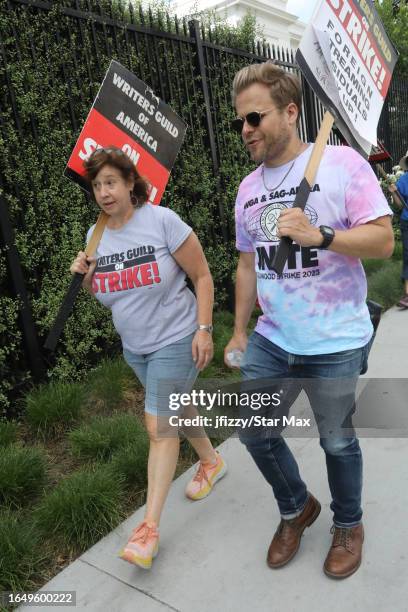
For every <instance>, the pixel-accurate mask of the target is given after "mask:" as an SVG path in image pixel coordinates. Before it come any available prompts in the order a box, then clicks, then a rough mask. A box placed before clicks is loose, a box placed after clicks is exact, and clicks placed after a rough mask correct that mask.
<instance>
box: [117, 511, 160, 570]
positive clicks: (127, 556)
mask: <svg viewBox="0 0 408 612" xmlns="http://www.w3.org/2000/svg"><path fill="white" fill-rule="evenodd" d="M158 550H159V531H158V529H157V527H156V525H154V524H153V525H152V524H150V525H148V524H147V523H146V521H143V522H142V523H140V525H138V526H137V527H136V528H135V529H134V530H133V531H132V535H131V537H130V540H129V542H128V543H127V544H126V546H125V547H124V548H123V549H122V550H121V551H120V553H119V557H121V559H124V560H125V561H129V563H134V564H135V565H138V566H139V567H142V568H143V569H150V568H151V566H152V560H153V559H154V557H155V556H156V555H157V553H158Z"/></svg>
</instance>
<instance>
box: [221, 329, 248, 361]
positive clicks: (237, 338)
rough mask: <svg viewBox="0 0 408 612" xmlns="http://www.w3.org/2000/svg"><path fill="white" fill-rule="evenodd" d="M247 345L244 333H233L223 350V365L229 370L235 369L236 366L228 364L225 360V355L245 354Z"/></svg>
mask: <svg viewBox="0 0 408 612" xmlns="http://www.w3.org/2000/svg"><path fill="white" fill-rule="evenodd" d="M247 344H248V336H247V335H246V332H240V333H237V332H235V333H234V335H233V336H232V338H231V340H230V341H229V342H228V344H227V346H226V347H225V349H224V363H225V365H226V366H228V367H229V368H237V366H232V365H231V364H230V363H229V361H228V359H227V354H228V353H231V352H232V351H241V352H242V353H245V351H246V347H247Z"/></svg>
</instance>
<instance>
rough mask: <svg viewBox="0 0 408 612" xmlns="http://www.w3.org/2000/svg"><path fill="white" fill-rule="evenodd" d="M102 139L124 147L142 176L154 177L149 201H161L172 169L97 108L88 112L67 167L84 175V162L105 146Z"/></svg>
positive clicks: (123, 149)
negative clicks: (168, 168)
mask: <svg viewBox="0 0 408 612" xmlns="http://www.w3.org/2000/svg"><path fill="white" fill-rule="evenodd" d="M102 142H109V144H110V145H112V146H115V147H118V148H119V149H122V151H123V152H124V153H126V155H128V156H129V157H130V159H131V160H132V162H133V163H134V164H135V166H136V167H137V171H138V172H139V174H140V175H141V176H144V177H151V176H154V184H152V180H149V179H148V182H149V183H150V185H151V188H150V194H149V201H150V202H152V203H153V204H159V202H160V200H161V198H162V196H163V193H164V190H165V188H166V185H167V181H168V179H169V176H170V172H169V171H168V170H166V168H165V167H164V166H162V165H161V164H160V163H159V162H158V161H157V160H156V159H155V158H154V157H153V156H152V155H149V153H148V152H147V151H146V149H144V148H143V147H141V146H140V145H139V144H138V143H137V142H135V141H134V140H132V139H131V138H130V137H129V136H128V135H127V134H125V133H124V132H123V131H122V130H120V129H118V128H117V127H116V126H114V125H112V123H111V122H110V121H108V120H107V119H105V117H103V115H101V114H100V113H99V112H98V111H97V110H95V109H92V110H91V112H90V113H89V116H88V119H87V121H86V124H85V126H84V129H83V130H82V132H81V135H80V137H79V138H78V141H77V143H76V145H75V147H74V150H73V151H72V154H71V157H70V158H69V161H68V168H70V169H71V170H73V171H74V172H75V173H77V174H78V175H80V176H83V175H84V167H83V163H84V161H85V160H86V159H87V158H88V157H89V155H90V154H91V153H92V152H93V151H94V150H95V149H97V148H99V147H101V146H102V145H101V144H100V143H102Z"/></svg>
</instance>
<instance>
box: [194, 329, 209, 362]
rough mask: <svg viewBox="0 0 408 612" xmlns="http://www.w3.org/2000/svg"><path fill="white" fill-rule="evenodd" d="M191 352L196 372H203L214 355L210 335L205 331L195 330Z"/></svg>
mask: <svg viewBox="0 0 408 612" xmlns="http://www.w3.org/2000/svg"><path fill="white" fill-rule="evenodd" d="M191 350H192V353H193V359H194V362H195V366H196V368H197V370H204V368H206V367H207V366H208V364H209V363H210V361H211V359H212V358H213V355H214V345H213V339H212V336H211V334H209V333H208V331H206V330H205V329H202V330H197V331H196V333H195V336H194V338H193V343H192V345H191Z"/></svg>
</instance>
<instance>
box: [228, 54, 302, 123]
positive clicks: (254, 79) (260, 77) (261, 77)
mask: <svg viewBox="0 0 408 612" xmlns="http://www.w3.org/2000/svg"><path fill="white" fill-rule="evenodd" d="M254 83H261V84H263V85H266V86H267V87H269V94H270V96H271V99H272V101H273V102H274V103H275V104H276V106H277V108H279V109H280V110H283V109H284V108H285V107H286V106H287V105H288V104H290V103H291V102H294V103H295V104H296V106H297V107H298V111H299V114H298V118H297V123H298V124H299V121H300V115H301V112H302V86H301V84H300V80H299V78H298V77H297V76H296V75H295V74H292V73H291V72H288V71H287V70H283V69H282V68H280V67H279V66H277V65H276V64H275V63H274V61H273V60H267V61H266V62H263V63H262V64H251V65H249V66H245V67H244V68H241V70H239V72H237V73H236V75H235V77H234V81H233V83H232V102H233V104H234V105H235V101H236V98H237V96H238V94H240V93H241V92H242V91H244V89H247V88H248V87H249V86H250V85H253V84H254Z"/></svg>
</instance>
